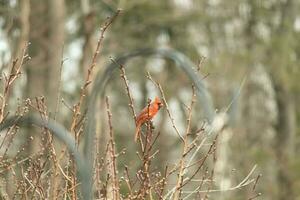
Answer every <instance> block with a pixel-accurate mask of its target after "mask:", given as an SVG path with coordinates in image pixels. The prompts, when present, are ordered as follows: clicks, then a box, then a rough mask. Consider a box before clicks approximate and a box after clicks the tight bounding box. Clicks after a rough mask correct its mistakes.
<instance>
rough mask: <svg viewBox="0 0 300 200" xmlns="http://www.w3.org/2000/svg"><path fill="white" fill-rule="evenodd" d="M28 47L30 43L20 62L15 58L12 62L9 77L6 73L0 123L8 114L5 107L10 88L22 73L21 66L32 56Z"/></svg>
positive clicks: (24, 50) (25, 48) (0, 108)
mask: <svg viewBox="0 0 300 200" xmlns="http://www.w3.org/2000/svg"><path fill="white" fill-rule="evenodd" d="M27 48H28V44H27V45H26V46H25V47H24V49H23V51H22V55H21V60H20V62H19V64H18V59H15V60H14V61H13V63H12V67H11V69H10V72H9V75H8V77H6V76H5V75H4V79H5V80H4V88H3V93H2V95H1V96H0V98H1V107H0V123H1V122H2V121H3V120H4V118H5V116H6V114H5V108H6V106H7V100H8V98H9V94H10V89H11V86H12V84H13V82H14V81H15V80H16V79H17V78H18V77H19V76H20V75H21V68H22V66H23V64H24V62H25V61H27V60H30V59H31V58H30V57H29V56H28V55H27V54H26V51H27Z"/></svg>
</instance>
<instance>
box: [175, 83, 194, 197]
mask: <svg viewBox="0 0 300 200" xmlns="http://www.w3.org/2000/svg"><path fill="white" fill-rule="evenodd" d="M195 99H196V95H195V87H194V86H192V100H191V104H190V107H188V118H187V127H186V131H185V134H184V140H183V141H184V142H183V151H182V155H181V159H180V164H179V165H180V169H179V173H178V178H177V184H176V189H175V194H174V198H173V199H174V200H177V199H180V196H181V191H182V183H183V175H184V169H185V155H186V152H187V151H188V146H189V145H188V135H189V132H190V127H191V118H192V110H193V106H194V103H195Z"/></svg>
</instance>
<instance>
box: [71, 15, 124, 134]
mask: <svg viewBox="0 0 300 200" xmlns="http://www.w3.org/2000/svg"><path fill="white" fill-rule="evenodd" d="M120 12H121V10H117V12H116V13H115V15H114V16H112V17H111V18H107V21H106V22H105V23H104V25H103V26H102V28H101V32H100V37H99V39H98V42H97V46H96V50H95V52H94V55H93V59H92V63H91V65H90V67H89V68H88V72H87V75H86V78H85V83H84V85H83V86H82V87H81V91H80V99H79V102H78V103H77V104H76V105H74V109H73V120H72V123H71V128H70V129H71V132H73V131H74V128H75V126H76V124H77V122H78V119H79V118H80V117H79V116H80V115H81V113H80V109H81V105H82V104H83V101H84V97H85V96H86V93H87V87H88V85H90V84H91V82H92V80H91V79H92V72H93V69H94V68H95V66H96V64H97V58H98V56H99V54H100V47H101V45H102V43H103V40H104V33H105V31H106V30H107V29H108V27H109V26H110V25H111V24H112V23H113V21H114V20H115V19H116V17H117V16H118V15H119V14H120Z"/></svg>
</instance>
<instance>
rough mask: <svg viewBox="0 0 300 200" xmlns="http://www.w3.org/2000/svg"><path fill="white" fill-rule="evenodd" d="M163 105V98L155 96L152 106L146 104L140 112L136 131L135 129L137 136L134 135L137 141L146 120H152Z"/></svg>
mask: <svg viewBox="0 0 300 200" xmlns="http://www.w3.org/2000/svg"><path fill="white" fill-rule="evenodd" d="M162 106H163V103H162V102H161V100H160V99H159V98H158V97H155V99H154V101H153V102H152V103H151V104H150V106H149V107H148V106H146V107H145V108H144V109H143V110H142V111H141V112H140V114H139V115H138V116H137V118H136V131H135V137H134V141H135V142H136V141H137V139H138V138H139V133H140V129H141V126H142V125H143V124H144V123H145V122H147V121H149V120H151V119H152V118H153V117H154V116H155V115H156V113H157V112H158V111H159V109H160V108H161V107H162ZM148 112H149V113H148Z"/></svg>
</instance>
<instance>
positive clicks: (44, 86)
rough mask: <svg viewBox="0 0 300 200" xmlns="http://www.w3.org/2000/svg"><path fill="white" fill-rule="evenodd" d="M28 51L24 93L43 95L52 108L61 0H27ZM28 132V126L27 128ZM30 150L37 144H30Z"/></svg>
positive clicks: (60, 39)
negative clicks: (28, 20)
mask: <svg viewBox="0 0 300 200" xmlns="http://www.w3.org/2000/svg"><path fill="white" fill-rule="evenodd" d="M30 3H31V13H30V32H29V35H30V38H29V40H30V42H31V45H30V46H29V54H30V56H31V57H32V60H31V62H30V63H29V64H28V66H26V73H27V85H26V90H25V95H24V96H25V97H28V98H31V99H34V98H35V97H37V96H44V97H45V102H46V104H47V107H48V111H49V112H51V113H54V112H55V108H56V104H57V95H58V88H59V87H58V86H59V82H60V67H61V64H60V63H61V59H62V50H61V49H62V48H63V41H64V12H65V11H64V1H63V0H48V1H39V0H31V1H30ZM29 132H32V130H29ZM30 146H31V148H32V149H31V150H33V149H35V148H36V146H37V144H35V145H30Z"/></svg>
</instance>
